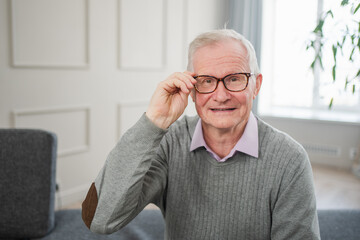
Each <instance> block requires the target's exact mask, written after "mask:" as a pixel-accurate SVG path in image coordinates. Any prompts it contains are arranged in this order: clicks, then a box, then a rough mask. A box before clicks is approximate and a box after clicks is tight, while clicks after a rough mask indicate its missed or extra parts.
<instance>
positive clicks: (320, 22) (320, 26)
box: [313, 19, 324, 34]
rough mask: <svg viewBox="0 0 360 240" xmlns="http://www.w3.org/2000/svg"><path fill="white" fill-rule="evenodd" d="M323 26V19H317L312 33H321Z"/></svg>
mask: <svg viewBox="0 0 360 240" xmlns="http://www.w3.org/2000/svg"><path fill="white" fill-rule="evenodd" d="M323 26H324V19H319V23H318V25H317V26H316V27H315V29H314V31H313V32H314V33H321V34H322V28H323Z"/></svg>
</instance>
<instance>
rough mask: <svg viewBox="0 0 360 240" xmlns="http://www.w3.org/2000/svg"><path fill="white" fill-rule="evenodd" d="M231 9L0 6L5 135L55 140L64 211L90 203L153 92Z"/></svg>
mask: <svg viewBox="0 0 360 240" xmlns="http://www.w3.org/2000/svg"><path fill="white" fill-rule="evenodd" d="M227 7H228V6H227V1H222V0H191V1H190V0H106V1H103V0H26V1H24V0H7V1H5V0H4V1H0V127H2V128H9V127H15V128H42V129H46V130H50V131H53V132H55V133H56V134H57V136H58V161H57V181H58V183H59V185H60V194H59V196H60V197H61V203H62V205H67V204H71V203H73V202H75V201H78V200H81V199H83V198H84V195H85V194H86V192H87V189H88V187H89V186H90V184H91V182H92V181H93V179H94V178H95V177H96V175H97V173H98V171H99V170H100V168H101V167H102V165H103V163H104V161H105V159H106V156H107V154H108V152H109V151H110V149H111V148H112V147H113V146H114V144H115V142H116V141H117V139H118V138H119V137H120V136H121V134H122V133H123V132H124V131H125V130H126V129H127V128H128V127H130V126H131V125H132V124H133V123H134V121H136V119H137V118H138V117H139V116H140V115H141V114H142V113H143V112H144V111H145V110H146V108H147V104H148V100H149V99H150V97H151V95H152V92H153V90H154V89H155V87H156V84H157V83H158V82H159V81H161V80H163V79H164V78H165V77H166V76H168V75H169V74H170V73H171V72H173V71H183V70H185V67H186V48H187V44H188V43H189V41H190V40H191V39H193V37H194V36H195V35H197V34H198V33H200V32H203V31H206V30H210V29H214V28H219V27H222V26H224V24H225V22H227V21H228V19H226V15H225V12H226V11H227ZM190 102H191V101H190ZM187 112H188V113H189V114H193V113H194V108H191V107H190V109H189V110H187Z"/></svg>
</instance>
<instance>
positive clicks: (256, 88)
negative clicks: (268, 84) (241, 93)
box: [253, 73, 262, 99]
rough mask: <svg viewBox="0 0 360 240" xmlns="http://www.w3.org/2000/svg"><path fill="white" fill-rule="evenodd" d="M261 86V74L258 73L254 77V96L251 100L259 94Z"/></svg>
mask: <svg viewBox="0 0 360 240" xmlns="http://www.w3.org/2000/svg"><path fill="white" fill-rule="evenodd" d="M261 84H262V74H261V73H259V74H258V75H257V76H256V82H255V89H254V96H253V99H255V98H256V96H257V95H258V94H259V91H260V88H261Z"/></svg>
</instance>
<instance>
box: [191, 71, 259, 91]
mask: <svg viewBox="0 0 360 240" xmlns="http://www.w3.org/2000/svg"><path fill="white" fill-rule="evenodd" d="M233 75H245V76H246V85H245V87H244V88H243V89H241V90H235V91H234V90H230V89H228V88H227V86H226V84H225V82H224V80H225V78H227V77H229V76H233ZM252 75H255V74H254V73H244V72H239V73H231V74H228V75H226V76H225V77H223V78H217V77H214V76H210V75H197V76H194V79H196V78H198V77H210V78H213V79H216V80H217V82H216V87H215V89H214V90H213V91H210V92H200V91H199V89H197V87H196V84H195V90H196V91H197V92H198V93H201V94H208V93H213V92H215V91H216V89H217V87H218V86H219V82H220V81H221V82H223V84H224V87H225V88H226V90H228V91H230V92H241V91H244V90H245V89H246V88H247V86H248V84H249V78H250V77H251V76H252Z"/></svg>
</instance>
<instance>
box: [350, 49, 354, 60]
mask: <svg viewBox="0 0 360 240" xmlns="http://www.w3.org/2000/svg"><path fill="white" fill-rule="evenodd" d="M354 52H355V48H353V49H352V51H351V53H350V57H349V61H351V62H354V59H353V58H352V57H353V55H354Z"/></svg>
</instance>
